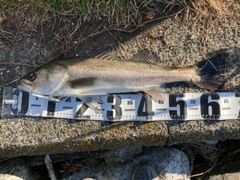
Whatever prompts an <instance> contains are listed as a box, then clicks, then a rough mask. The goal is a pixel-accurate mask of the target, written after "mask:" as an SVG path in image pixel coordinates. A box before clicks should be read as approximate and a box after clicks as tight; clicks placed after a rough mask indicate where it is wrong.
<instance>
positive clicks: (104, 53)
mask: <svg viewBox="0 0 240 180" xmlns="http://www.w3.org/2000/svg"><path fill="white" fill-rule="evenodd" d="M110 52H111V51H110V49H109V48H104V49H101V50H95V51H93V52H91V53H90V54H89V55H88V56H87V57H88V58H97V59H106V60H108V59H111V57H110Z"/></svg>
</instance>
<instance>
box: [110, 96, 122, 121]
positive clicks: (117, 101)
mask: <svg viewBox="0 0 240 180" xmlns="http://www.w3.org/2000/svg"><path fill="white" fill-rule="evenodd" d="M114 99H115V104H112V106H111V109H112V110H107V118H108V120H114V119H121V118H122V108H121V107H120V105H121V103H122V99H121V97H120V96H117V95H109V96H108V98H107V102H108V103H113V100H114ZM113 110H114V111H115V114H116V116H115V117H113Z"/></svg>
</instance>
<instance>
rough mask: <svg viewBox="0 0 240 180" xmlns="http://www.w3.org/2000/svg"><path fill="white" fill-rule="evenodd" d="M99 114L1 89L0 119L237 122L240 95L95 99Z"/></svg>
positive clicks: (74, 100)
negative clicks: (162, 98) (35, 117)
mask: <svg viewBox="0 0 240 180" xmlns="http://www.w3.org/2000/svg"><path fill="white" fill-rule="evenodd" d="M92 98H95V99H98V100H100V102H101V104H100V107H101V110H102V113H97V112H95V111H94V110H92V109H91V108H89V107H88V106H87V105H86V104H85V103H83V102H82V101H81V97H69V98H63V99H61V101H60V102H53V101H49V100H47V99H42V98H39V97H36V96H33V95H31V94H29V93H27V92H24V91H21V90H19V89H17V88H9V87H6V88H4V94H3V108H2V109H3V110H2V117H7V116H19V115H20V116H38V117H54V118H67V119H80V120H100V121H160V120H209V119H211V120H226V119H239V110H240V106H239V104H240V93H237V92H218V93H183V94H164V98H165V100H166V101H164V102H161V101H159V102H157V101H155V100H153V99H152V98H151V97H150V96H148V95H146V94H116V95H104V96H94V97H92Z"/></svg>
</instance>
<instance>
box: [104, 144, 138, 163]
mask: <svg viewBox="0 0 240 180" xmlns="http://www.w3.org/2000/svg"><path fill="white" fill-rule="evenodd" d="M140 152H142V147H136V148H123V149H115V150H110V151H107V152H105V153H104V154H103V155H102V158H104V160H105V161H106V162H107V163H108V164H109V163H118V162H119V163H123V162H125V161H126V160H128V159H129V158H130V157H133V156H135V155H136V154H139V153H140Z"/></svg>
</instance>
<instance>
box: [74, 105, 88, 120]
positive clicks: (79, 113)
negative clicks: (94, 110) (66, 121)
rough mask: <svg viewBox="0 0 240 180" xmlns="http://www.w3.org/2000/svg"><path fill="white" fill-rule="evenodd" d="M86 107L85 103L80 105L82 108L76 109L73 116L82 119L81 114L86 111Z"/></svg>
mask: <svg viewBox="0 0 240 180" xmlns="http://www.w3.org/2000/svg"><path fill="white" fill-rule="evenodd" d="M87 109H88V105H86V104H85V103H83V104H82V106H81V107H80V108H79V109H78V111H77V112H76V114H75V117H76V118H77V117H83V114H84V113H85V112H86V111H87Z"/></svg>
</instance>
